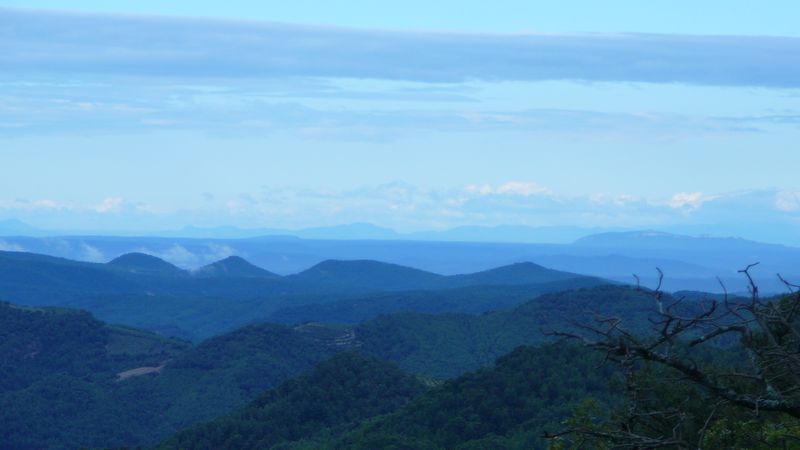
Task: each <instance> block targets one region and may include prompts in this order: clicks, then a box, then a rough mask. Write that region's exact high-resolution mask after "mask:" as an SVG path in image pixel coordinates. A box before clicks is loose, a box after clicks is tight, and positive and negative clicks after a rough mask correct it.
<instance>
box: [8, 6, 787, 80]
mask: <svg viewBox="0 0 800 450" xmlns="http://www.w3.org/2000/svg"><path fill="white" fill-rule="evenodd" d="M798 53H800V39H798V38H788V37H787V38H784V37H744V36H679V35H655V34H508V35H492V34H467V33H444V32H418V31H415V32H402V31H381V30H356V29H346V28H333V27H322V26H297V25H283V24H274V23H259V22H245V21H221V20H209V19H184V18H167V17H146V16H128V15H99V14H78V13H62V12H43V11H35V10H15V9H0V65H2V66H3V67H4V71H6V72H9V71H14V72H17V73H37V72H47V73H61V74H81V75H85V74H92V73H93V74H122V75H143V76H166V77H172V76H177V77H182V78H185V77H194V78H214V77H217V78H230V77H234V78H271V77H284V76H293V77H296V76H300V77H346V78H376V79H400V80H416V81H427V82H439V81H448V82H452V81H464V80H490V81H497V80H588V81H637V82H653V83H689V84H700V85H725V86H766V87H774V88H794V87H800V59H798V58H797V57H796V55H797V54H798Z"/></svg>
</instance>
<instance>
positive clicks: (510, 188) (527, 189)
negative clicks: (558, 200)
mask: <svg viewBox="0 0 800 450" xmlns="http://www.w3.org/2000/svg"><path fill="white" fill-rule="evenodd" d="M464 190H465V191H467V192H469V193H471V194H478V195H519V196H522V197H530V196H533V195H547V194H551V193H552V192H551V191H550V189H548V188H546V187H544V186H541V185H539V184H537V183H534V182H530V181H509V182H507V183H504V184H501V185H497V186H492V185H490V184H481V185H477V184H473V185H469V186H467V187H466V188H464Z"/></svg>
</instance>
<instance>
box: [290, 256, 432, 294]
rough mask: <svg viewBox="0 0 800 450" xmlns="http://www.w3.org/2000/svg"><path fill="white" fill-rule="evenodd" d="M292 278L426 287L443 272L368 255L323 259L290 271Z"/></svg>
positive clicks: (386, 287) (380, 286) (387, 287)
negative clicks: (299, 270)
mask: <svg viewBox="0 0 800 450" xmlns="http://www.w3.org/2000/svg"><path fill="white" fill-rule="evenodd" d="M293 278H294V279H295V280H303V281H314V282H323V283H336V284H342V283H343V284H348V285H350V286H359V287H362V288H370V289H380V290H404V289H421V288H430V287H436V286H439V285H440V284H441V283H442V282H443V281H444V280H445V277H444V276H442V275H438V274H435V273H431V272H426V271H424V270H420V269H414V268H412V267H406V266H401V265H398V264H392V263H386V262H380V261H374V260H368V259H359V260H336V259H329V260H325V261H322V262H321V263H319V264H317V265H315V266H313V267H311V268H309V269H306V270H305V271H303V272H300V273H298V274H296V275H293Z"/></svg>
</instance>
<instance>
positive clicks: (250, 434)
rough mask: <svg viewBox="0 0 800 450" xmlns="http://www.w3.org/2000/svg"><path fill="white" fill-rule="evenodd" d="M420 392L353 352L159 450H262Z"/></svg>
mask: <svg viewBox="0 0 800 450" xmlns="http://www.w3.org/2000/svg"><path fill="white" fill-rule="evenodd" d="M425 390H426V388H425V386H424V385H423V383H422V382H421V381H420V380H418V379H417V378H415V377H413V376H411V375H407V374H405V373H403V372H402V371H400V369H398V368H397V367H396V366H394V365H392V364H388V363H385V362H382V361H380V360H378V359H375V358H370V357H365V356H362V355H360V354H358V353H356V352H353V351H346V352H343V353H340V354H338V355H336V356H334V357H333V358H331V359H329V360H327V361H324V362H322V363H320V364H319V365H318V366H316V367H315V368H314V369H313V370H312V371H311V372H310V373H309V374H307V375H303V376H300V377H298V378H294V379H291V380H289V381H287V382H285V383H283V384H282V385H280V386H279V387H277V388H275V389H272V390H269V391H267V392H266V393H264V394H262V395H261V396H259V397H258V398H257V399H256V400H254V401H253V402H251V403H250V404H249V405H248V406H246V407H244V408H242V409H239V410H237V411H236V412H235V413H233V414H231V415H229V416H224V417H221V418H219V419H216V420H214V421H212V422H210V423H207V424H203V425H200V426H197V427H194V428H191V429H189V430H187V431H184V432H181V433H179V434H178V435H177V436H175V437H174V438H172V439H170V440H169V441H167V442H166V443H165V444H163V445H161V446H160V447H159V448H163V449H188V448H192V449H223V448H230V449H239V450H245V449H266V448H271V447H272V446H275V445H277V444H279V443H282V442H291V441H297V440H300V439H304V438H309V437H313V436H317V435H322V434H324V433H325V432H330V430H331V429H334V428H335V429H338V430H343V429H348V428H353V427H355V426H356V425H357V424H358V423H359V422H360V421H363V420H365V419H368V418H371V417H375V416H380V415H383V414H386V413H389V412H393V411H395V410H397V409H398V408H401V407H402V406H405V405H406V404H407V403H408V402H409V401H411V399H413V398H415V397H417V396H418V395H420V394H422V393H423V392H424V391H425Z"/></svg>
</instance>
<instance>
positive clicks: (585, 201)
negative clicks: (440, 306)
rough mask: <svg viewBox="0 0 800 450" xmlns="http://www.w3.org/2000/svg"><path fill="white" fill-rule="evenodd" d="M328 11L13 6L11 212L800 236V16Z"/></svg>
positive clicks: (424, 8) (172, 224) (3, 21)
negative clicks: (783, 231)
mask: <svg viewBox="0 0 800 450" xmlns="http://www.w3.org/2000/svg"><path fill="white" fill-rule="evenodd" d="M333 3H334V2H313V1H298V2H268V3H267V2H260V3H258V4H256V2H242V1H228V2H224V3H220V2H191V3H190V2H179V1H176V2H151V1H136V2H126V1H118V2H99V1H73V2H68V4H67V3H66V2H52V1H26V2H1V3H0V7H3V9H0V67H2V68H3V70H2V71H0V163H1V164H0V171H1V172H2V173H1V175H2V177H0V219H4V218H20V219H22V220H25V221H28V222H30V223H32V224H34V225H37V226H40V227H43V228H51V229H52V228H56V229H65V230H68V229H71V230H104V231H114V230H125V231H136V230H141V231H152V230H159V229H168V228H176V227H181V226H184V225H198V226H217V225H237V226H242V227H292V228H297V227H308V226H319V225H331V224H337V223H347V222H355V221H368V222H373V223H377V224H379V225H383V226H389V227H394V228H397V229H400V230H405V231H414V230H422V229H431V228H447V227H452V226H458V225H500V224H524V225H532V226H552V225H570V226H576V225H577V226H586V227H626V228H643V227H646V228H670V227H673V228H674V227H679V226H684V227H694V228H693V229H697V230H702V231H704V232H709V233H714V232H715V230H723V229H724V230H725V232H729V228H725V227H723V226H722V225H725V224H730V223H732V222H734V223H737V224H740V227H739V228H738V229H737V230H736V231H735V232H736V233H737V234H741V235H745V236H755V235H758V237H763V236H764V235H765V232H764V230H767V229H768V228H769V227H770V226H775V225H780V226H786V227H791V226H794V225H798V224H800V183H798V181H797V177H796V167H797V166H798V163H800V152H798V149H797V144H796V143H797V142H800V139H798V138H800V58H798V57H797V56H796V55H798V54H800V36H798V28H797V26H796V23H795V21H794V20H793V19H794V18H796V17H798V13H800V6H798V4H797V3H796V2H788V1H786V2H780V1H774V2H759V3H758V4H756V3H755V2H744V1H738V2H737V1H726V2H716V1H708V2H702V4H700V5H698V4H697V3H698V2H675V1H671V2H661V1H654V2H632V1H629V2H623V1H609V2H589V1H586V2H578V1H572V2H530V1H525V2H523V1H506V2H492V5H491V7H489V6H488V3H487V2H465V1H459V2H450V1H442V2H429V1H428V2H421V1H406V2H393V3H391V4H390V3H388V2H383V3H379V2H354V1H350V2H347V1H345V2H335V6H334V5H333ZM645 5H646V7H645ZM759 230H761V232H758V231H759ZM748 233H749V234H748Z"/></svg>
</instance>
